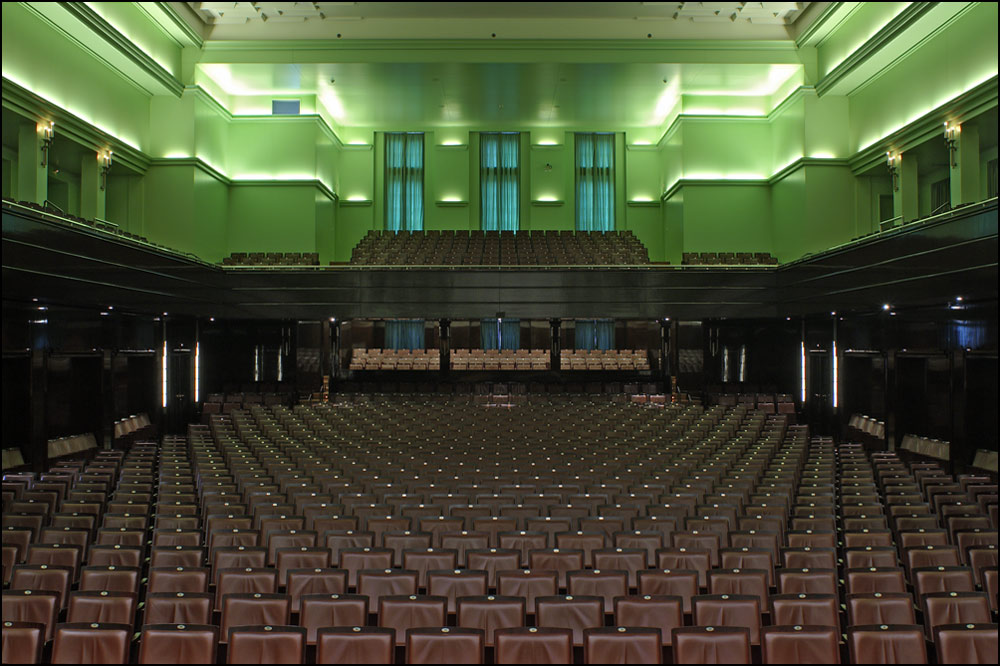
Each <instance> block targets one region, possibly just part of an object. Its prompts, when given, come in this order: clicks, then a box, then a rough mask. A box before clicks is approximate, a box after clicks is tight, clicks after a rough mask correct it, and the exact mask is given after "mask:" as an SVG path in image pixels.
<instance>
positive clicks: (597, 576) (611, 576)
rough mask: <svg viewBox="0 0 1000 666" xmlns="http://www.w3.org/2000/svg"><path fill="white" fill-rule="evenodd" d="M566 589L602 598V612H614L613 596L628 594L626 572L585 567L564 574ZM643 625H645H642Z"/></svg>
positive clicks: (577, 594)
mask: <svg viewBox="0 0 1000 666" xmlns="http://www.w3.org/2000/svg"><path fill="white" fill-rule="evenodd" d="M566 580H567V591H568V593H569V594H572V595H573V596H583V595H591V596H595V597H601V598H602V599H604V612H605V613H612V612H614V600H615V597H623V596H625V595H626V594H628V572H627V571H607V570H604V569H586V570H582V571H570V572H569V573H568V574H567V575H566ZM643 626H645V625H643Z"/></svg>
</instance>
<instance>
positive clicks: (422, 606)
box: [378, 594, 448, 645]
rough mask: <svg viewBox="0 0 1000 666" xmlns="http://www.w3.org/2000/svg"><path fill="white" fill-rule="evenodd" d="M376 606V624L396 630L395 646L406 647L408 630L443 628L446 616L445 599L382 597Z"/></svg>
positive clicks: (446, 604) (409, 596) (413, 596)
mask: <svg viewBox="0 0 1000 666" xmlns="http://www.w3.org/2000/svg"><path fill="white" fill-rule="evenodd" d="M378 604H379V605H378V624H379V626H380V627H392V628H393V629H395V630H396V641H397V645H406V631H407V630H408V629H414V628H416V627H436V626H444V624H445V620H446V619H447V616H448V599H447V597H432V596H427V595H417V594H410V595H388V596H387V595H383V596H382V597H380V598H379V602H378Z"/></svg>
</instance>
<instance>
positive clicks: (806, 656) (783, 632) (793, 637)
mask: <svg viewBox="0 0 1000 666" xmlns="http://www.w3.org/2000/svg"><path fill="white" fill-rule="evenodd" d="M760 643H761V655H762V657H763V660H764V663H765V664H839V663H840V634H839V632H838V630H837V628H836V627H835V626H816V625H801V624H796V625H775V626H771V627H764V629H763V630H762V631H761V641H760Z"/></svg>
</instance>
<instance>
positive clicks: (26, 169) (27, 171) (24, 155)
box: [17, 123, 49, 204]
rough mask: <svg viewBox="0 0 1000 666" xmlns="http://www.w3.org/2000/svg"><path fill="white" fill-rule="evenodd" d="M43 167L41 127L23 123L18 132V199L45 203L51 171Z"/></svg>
mask: <svg viewBox="0 0 1000 666" xmlns="http://www.w3.org/2000/svg"><path fill="white" fill-rule="evenodd" d="M47 165H48V160H46V166H42V131H41V125H32V124H30V123H23V124H22V125H21V126H20V127H19V128H18V131H17V198H18V199H20V200H22V201H33V202H35V203H37V204H43V203H45V200H46V199H47V198H48V196H49V169H48V166H47Z"/></svg>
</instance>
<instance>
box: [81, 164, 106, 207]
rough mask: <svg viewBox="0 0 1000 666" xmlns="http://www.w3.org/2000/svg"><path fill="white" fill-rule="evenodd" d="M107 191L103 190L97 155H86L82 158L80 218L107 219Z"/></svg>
mask: <svg viewBox="0 0 1000 666" xmlns="http://www.w3.org/2000/svg"><path fill="white" fill-rule="evenodd" d="M105 202H106V197H105V190H102V189H101V166H100V164H99V163H98V158H97V155H96V154H94V155H90V154H87V153H84V155H83V157H81V158H80V217H83V218H86V219H88V220H93V219H94V218H100V219H102V220H103V219H106V218H105V212H106V208H105Z"/></svg>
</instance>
